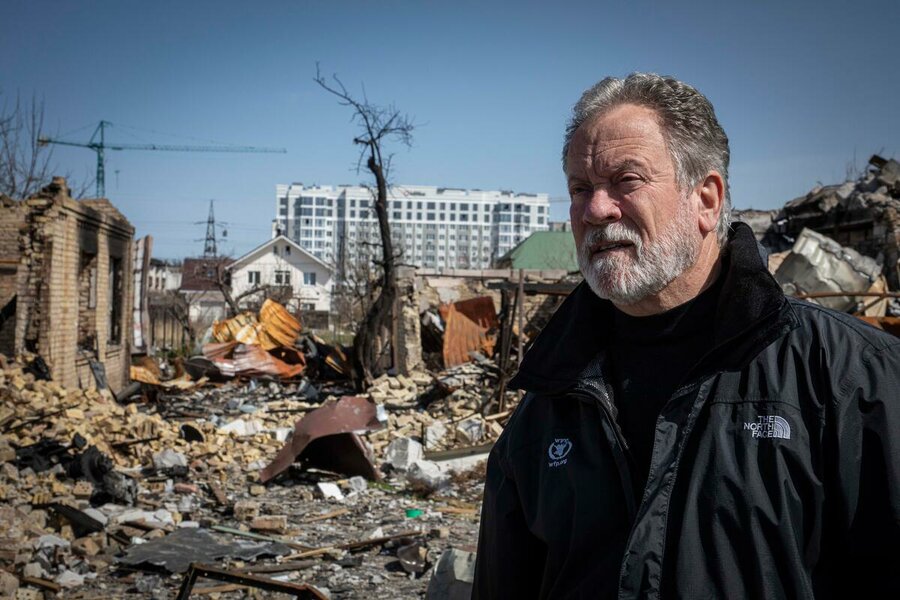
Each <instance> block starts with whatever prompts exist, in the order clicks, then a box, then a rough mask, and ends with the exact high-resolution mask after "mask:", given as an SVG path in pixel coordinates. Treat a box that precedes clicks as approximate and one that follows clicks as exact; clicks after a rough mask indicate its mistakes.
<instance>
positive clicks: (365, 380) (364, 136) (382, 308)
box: [315, 70, 414, 391]
mask: <svg viewBox="0 0 900 600" xmlns="http://www.w3.org/2000/svg"><path fill="white" fill-rule="evenodd" d="M333 79H334V82H335V83H334V85H332V84H329V83H328V82H326V81H325V79H324V78H323V77H322V75H321V73H319V72H318V70H317V73H316V78H315V81H316V83H318V84H319V85H320V86H321V87H322V88H323V89H325V90H326V91H328V92H330V93H332V94H334V95H335V96H337V97H338V101H339V102H340V103H341V104H343V105H345V106H350V107H351V108H352V109H353V120H354V121H355V122H356V123H357V124H358V125H359V126H360V129H361V134H360V135H359V136H358V137H356V138H354V139H353V143H354V144H358V145H360V146H361V147H362V152H361V153H360V156H359V161H358V162H357V170H358V169H359V166H360V164H361V163H362V161H363V160H365V162H366V168H367V169H368V170H369V172H370V173H371V174H372V176H373V177H374V178H375V190H374V194H373V195H374V206H375V216H376V217H377V219H378V232H379V235H380V237H381V258H380V260H377V261H376V266H377V267H380V275H381V276H380V280H379V282H378V290H377V293H376V296H375V301H374V302H373V303H372V304H371V305H370V306H369V308H368V310H367V311H366V315H365V318H364V319H363V321H362V324H361V325H360V326H359V328H358V329H357V331H356V335H355V336H354V338H353V357H352V362H353V380H354V384H355V386H356V388H357V389H358V390H360V391H362V390H364V389H365V388H367V387H369V386H370V385H371V383H372V380H373V379H374V378H375V377H376V376H377V375H378V374H379V373H378V372H377V370H378V362H379V358H380V357H381V356H382V354H383V352H384V349H385V346H386V345H387V344H390V345H391V348H393V347H394V346H395V345H396V340H394V339H393V328H392V327H391V320H392V318H393V309H394V303H395V301H396V299H397V273H396V262H397V254H395V252H394V245H393V243H392V240H391V227H390V222H389V221H388V204H387V202H388V170H389V168H390V157H389V156H387V157H386V156H385V155H384V154H383V152H382V150H383V147H382V144H383V143H384V141H385V140H386V139H388V138H391V137H393V138H396V139H399V140H400V141H401V142H403V143H404V144H406V145H407V146H409V145H411V142H412V131H413V129H414V125H413V123H412V122H411V121H410V120H409V118H408V117H406V116H405V115H402V114H401V113H400V112H399V111H398V110H397V109H396V108H394V107H387V108H385V107H381V106H377V105H373V104H370V103H369V102H368V100H365V99H364V100H362V101H359V100H356V99H354V98H353V97H352V96H351V95H350V94H349V93H348V92H347V89H346V88H345V87H344V84H343V83H341V81H340V80H339V79H338V78H337V77H336V76H334V77H333Z"/></svg>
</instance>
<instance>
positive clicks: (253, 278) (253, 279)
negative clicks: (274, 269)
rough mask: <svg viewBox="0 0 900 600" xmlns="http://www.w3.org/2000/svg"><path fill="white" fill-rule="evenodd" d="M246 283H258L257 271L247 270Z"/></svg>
mask: <svg viewBox="0 0 900 600" xmlns="http://www.w3.org/2000/svg"><path fill="white" fill-rule="evenodd" d="M247 283H249V284H250V285H259V271H247Z"/></svg>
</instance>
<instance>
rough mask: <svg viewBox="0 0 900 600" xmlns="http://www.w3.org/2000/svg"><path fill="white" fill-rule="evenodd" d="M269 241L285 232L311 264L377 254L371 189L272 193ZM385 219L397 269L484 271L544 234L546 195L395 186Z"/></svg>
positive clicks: (290, 188) (295, 188)
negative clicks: (398, 264)
mask: <svg viewBox="0 0 900 600" xmlns="http://www.w3.org/2000/svg"><path fill="white" fill-rule="evenodd" d="M275 190H276V191H275V215H276V217H275V220H274V221H273V235H277V234H278V233H283V234H284V235H286V236H288V237H289V238H291V239H293V240H294V241H296V242H297V243H298V244H300V245H301V246H303V247H304V248H306V249H308V250H309V251H310V252H311V253H312V254H313V255H315V256H316V257H317V258H320V259H322V260H324V261H326V262H329V263H331V264H335V265H339V264H340V263H341V262H342V261H341V260H340V259H341V258H342V257H343V258H344V259H347V258H354V257H359V256H364V255H367V254H368V255H370V256H378V255H380V253H381V249H380V235H379V233H378V220H377V217H376V216H375V211H374V209H373V205H374V201H373V195H372V192H371V191H370V190H368V189H367V188H364V187H359V186H346V185H338V186H318V185H316V186H310V187H306V186H304V185H303V184H302V183H292V184H290V185H277V186H276V188H275ZM388 195H389V201H388V220H389V222H390V224H391V237H392V239H393V241H394V246H395V252H402V255H401V258H400V261H401V262H402V263H403V264H407V265H413V266H417V267H428V268H435V269H442V268H447V269H450V268H459V269H484V268H489V267H490V266H491V263H492V261H493V260H495V259H496V258H498V257H500V256H503V255H504V254H505V253H506V252H507V251H508V250H510V249H511V248H513V247H514V246H515V245H516V244H518V243H519V242H520V241H522V240H523V239H525V238H526V237H528V236H529V235H530V234H531V233H532V232H533V231H545V230H546V229H547V227H548V223H549V217H550V205H549V197H548V195H547V194H521V193H520V194H517V193H514V192H510V191H484V190H463V189H455V188H439V187H434V186H412V185H404V186H395V187H392V188H390V189H389V190H388Z"/></svg>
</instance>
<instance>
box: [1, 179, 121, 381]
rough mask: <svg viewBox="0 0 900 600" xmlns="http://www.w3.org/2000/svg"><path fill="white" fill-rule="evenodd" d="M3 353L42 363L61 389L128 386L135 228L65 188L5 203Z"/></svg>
mask: <svg viewBox="0 0 900 600" xmlns="http://www.w3.org/2000/svg"><path fill="white" fill-rule="evenodd" d="M2 209H3V210H2V214H0V309H2V310H4V311H5V313H4V317H5V318H3V319H0V352H2V353H3V354H6V355H14V354H18V353H20V352H23V351H30V352H35V353H37V354H39V355H40V356H41V357H43V359H44V360H45V361H46V362H47V364H48V365H49V366H50V371H51V374H52V376H53V379H54V380H55V381H59V382H60V383H61V384H62V385H64V386H67V387H82V388H93V387H95V385H96V384H95V380H94V375H93V373H92V370H91V366H90V365H91V362H96V363H99V364H101V365H103V367H104V368H105V371H106V376H107V380H108V382H109V385H110V387H112V388H113V390H118V389H120V388H121V387H123V386H124V385H125V384H126V383H127V382H128V368H129V365H130V335H129V334H130V331H131V326H130V319H131V303H132V290H131V287H132V283H131V281H132V278H131V252H132V238H133V236H134V228H133V227H132V226H131V224H130V223H129V222H128V221H127V220H126V219H125V218H124V217H123V216H122V215H121V213H119V211H118V210H116V208H115V207H114V206H113V205H112V204H111V203H110V202H109V201H108V200H105V199H96V200H82V201H76V200H74V199H72V198H71V197H70V196H69V190H68V187H67V186H66V181H65V179H64V178H61V177H55V178H54V179H53V183H51V184H50V185H49V186H47V187H45V188H44V189H43V190H42V191H41V193H40V194H38V195H37V196H35V197H33V198H29V199H27V200H22V201H15V200H10V199H8V198H4V199H2Z"/></svg>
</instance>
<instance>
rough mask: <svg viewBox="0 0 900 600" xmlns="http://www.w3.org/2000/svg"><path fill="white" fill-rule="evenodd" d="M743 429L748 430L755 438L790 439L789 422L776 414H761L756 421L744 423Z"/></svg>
mask: <svg viewBox="0 0 900 600" xmlns="http://www.w3.org/2000/svg"><path fill="white" fill-rule="evenodd" d="M744 431H749V432H750V436H751V437H755V438H781V439H784V440H789V439H791V424H790V423H788V422H787V419H785V418H784V417H779V416H778V415H763V416H761V417H759V418H758V419H757V420H756V421H751V422H749V423H744Z"/></svg>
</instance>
